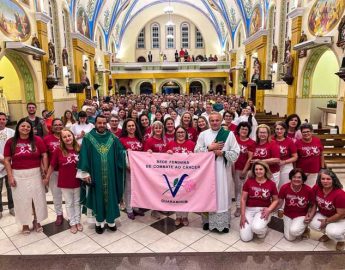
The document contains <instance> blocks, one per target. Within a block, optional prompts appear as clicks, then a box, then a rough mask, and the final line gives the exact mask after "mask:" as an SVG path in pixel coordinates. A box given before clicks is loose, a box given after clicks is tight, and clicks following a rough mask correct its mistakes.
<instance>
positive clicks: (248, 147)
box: [235, 136, 255, 170]
mask: <svg viewBox="0 0 345 270" xmlns="http://www.w3.org/2000/svg"><path fill="white" fill-rule="evenodd" d="M236 140H237V143H238V145H239V146H240V154H239V156H238V159H237V161H236V162H235V170H243V168H244V166H245V165H246V162H247V160H248V152H252V153H254V151H255V142H254V141H253V140H252V139H250V138H248V140H246V141H242V140H241V139H240V137H239V136H236Z"/></svg>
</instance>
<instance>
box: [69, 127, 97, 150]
mask: <svg viewBox="0 0 345 270" xmlns="http://www.w3.org/2000/svg"><path fill="white" fill-rule="evenodd" d="M93 128H94V125H93V124H91V123H88V124H78V123H74V124H73V125H72V127H71V131H72V132H73V134H74V136H79V135H80V134H81V132H82V131H84V132H85V134H86V133H89V132H90V131H91V130H92V129H93ZM82 141H83V138H80V139H77V142H78V143H79V145H81V143H82Z"/></svg>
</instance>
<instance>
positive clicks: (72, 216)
mask: <svg viewBox="0 0 345 270" xmlns="http://www.w3.org/2000/svg"><path fill="white" fill-rule="evenodd" d="M79 150H80V148H79V144H78V143H77V141H76V139H75V137H74V135H73V133H72V132H71V131H70V130H68V129H63V130H62V131H61V134H60V147H59V148H57V149H56V151H55V152H54V153H53V157H52V159H51V162H50V166H49V169H48V173H47V176H46V178H45V179H44V183H45V184H48V182H49V179H50V176H51V174H52V172H53V171H54V168H56V170H58V171H59V178H58V187H59V188H61V191H62V195H63V197H64V198H65V202H66V212H67V216H68V219H69V223H70V226H71V228H70V231H71V233H73V234H75V233H77V232H78V231H80V232H81V231H82V230H83V226H82V225H81V224H80V215H81V214H80V181H79V180H78V179H77V178H76V174H77V162H78V153H79Z"/></svg>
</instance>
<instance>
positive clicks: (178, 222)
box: [175, 218, 182, 226]
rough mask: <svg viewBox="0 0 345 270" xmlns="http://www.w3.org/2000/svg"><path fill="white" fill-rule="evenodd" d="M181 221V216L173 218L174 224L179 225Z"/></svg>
mask: <svg viewBox="0 0 345 270" xmlns="http://www.w3.org/2000/svg"><path fill="white" fill-rule="evenodd" d="M181 222H182V220H181V218H176V219H175V226H180V225H181Z"/></svg>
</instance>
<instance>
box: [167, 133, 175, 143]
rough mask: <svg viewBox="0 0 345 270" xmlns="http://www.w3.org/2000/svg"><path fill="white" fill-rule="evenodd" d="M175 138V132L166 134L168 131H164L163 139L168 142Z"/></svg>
mask: <svg viewBox="0 0 345 270" xmlns="http://www.w3.org/2000/svg"><path fill="white" fill-rule="evenodd" d="M173 140H175V133H172V134H168V133H165V134H164V141H165V142H166V143H167V144H168V143H169V142H171V141H173Z"/></svg>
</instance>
